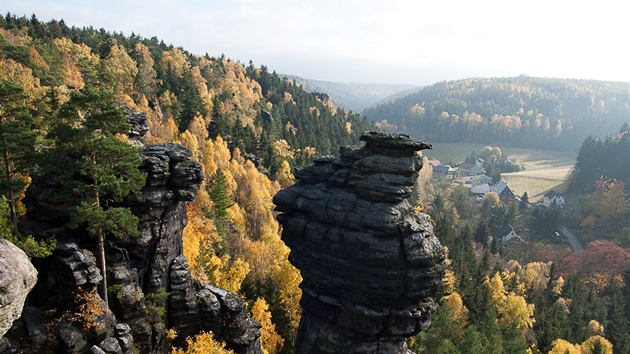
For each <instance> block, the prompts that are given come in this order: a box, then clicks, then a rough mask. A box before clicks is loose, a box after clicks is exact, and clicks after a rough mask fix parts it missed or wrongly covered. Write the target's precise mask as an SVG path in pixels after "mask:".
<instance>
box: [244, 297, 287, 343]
mask: <svg viewBox="0 0 630 354" xmlns="http://www.w3.org/2000/svg"><path fill="white" fill-rule="evenodd" d="M251 313H252V318H253V319H255V320H256V321H258V322H259V323H260V325H261V326H262V327H261V328H260V344H261V345H262V350H263V353H265V354H276V353H279V352H280V350H281V349H282V345H283V344H284V339H283V338H282V337H280V335H279V334H278V333H277V332H276V325H275V324H273V322H272V321H271V313H270V312H269V305H267V302H266V301H265V299H262V298H258V299H257V300H256V302H254V306H252V310H251Z"/></svg>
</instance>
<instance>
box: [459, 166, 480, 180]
mask: <svg viewBox="0 0 630 354" xmlns="http://www.w3.org/2000/svg"><path fill="white" fill-rule="evenodd" d="M480 174H481V168H480V167H479V166H475V165H473V164H471V163H463V164H461V165H459V175H460V176H461V177H466V176H479V175H480Z"/></svg>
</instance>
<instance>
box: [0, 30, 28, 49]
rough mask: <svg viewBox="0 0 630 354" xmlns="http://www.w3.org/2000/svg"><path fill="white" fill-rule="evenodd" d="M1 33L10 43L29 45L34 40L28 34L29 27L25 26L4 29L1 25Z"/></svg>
mask: <svg viewBox="0 0 630 354" xmlns="http://www.w3.org/2000/svg"><path fill="white" fill-rule="evenodd" d="M0 35H2V37H4V39H5V40H6V41H7V43H8V44H10V45H15V46H27V45H30V44H31V42H32V41H33V40H32V39H31V37H29V35H28V27H26V26H24V27H22V28H20V29H19V30H17V29H4V28H1V27H0Z"/></svg>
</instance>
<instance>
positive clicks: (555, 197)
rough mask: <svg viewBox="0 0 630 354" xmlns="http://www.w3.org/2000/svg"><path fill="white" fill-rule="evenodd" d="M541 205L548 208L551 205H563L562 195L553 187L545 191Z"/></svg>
mask: <svg viewBox="0 0 630 354" xmlns="http://www.w3.org/2000/svg"><path fill="white" fill-rule="evenodd" d="M543 205H544V206H546V207H547V208H549V207H550V206H552V205H557V206H559V207H561V208H563V207H564V197H563V196H561V195H560V193H558V192H556V191H554V190H553V189H552V190H550V191H549V192H547V193H545V199H543Z"/></svg>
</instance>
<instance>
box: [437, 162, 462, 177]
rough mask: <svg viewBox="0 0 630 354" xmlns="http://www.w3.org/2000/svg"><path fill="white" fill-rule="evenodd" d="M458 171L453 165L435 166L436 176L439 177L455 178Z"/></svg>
mask: <svg viewBox="0 0 630 354" xmlns="http://www.w3.org/2000/svg"><path fill="white" fill-rule="evenodd" d="M456 173H457V171H455V169H454V168H452V167H451V165H439V166H436V167H433V175H434V176H436V177H437V178H451V179H453V178H455V174H456Z"/></svg>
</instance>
